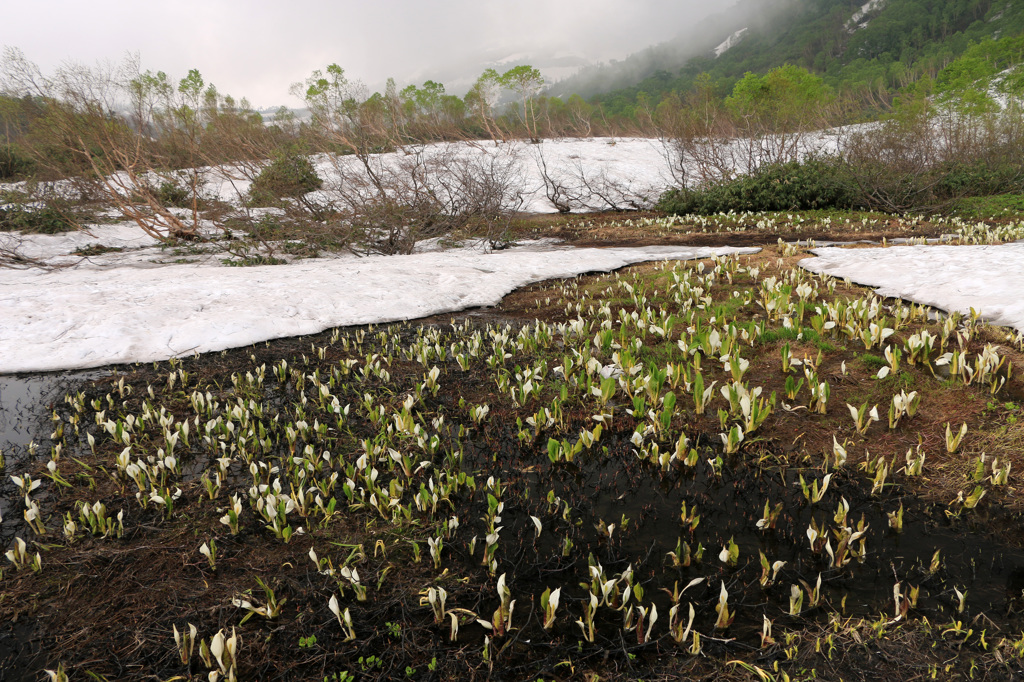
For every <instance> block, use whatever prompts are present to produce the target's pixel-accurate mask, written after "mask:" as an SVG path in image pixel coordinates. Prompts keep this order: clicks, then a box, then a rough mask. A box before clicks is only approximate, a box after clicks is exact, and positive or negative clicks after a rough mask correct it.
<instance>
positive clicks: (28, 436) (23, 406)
mask: <svg viewBox="0 0 1024 682" xmlns="http://www.w3.org/2000/svg"><path fill="white" fill-rule="evenodd" d="M103 374H104V372H102V371H96V370H90V371H79V372H54V373H49V374H26V375H0V454H2V455H3V458H4V468H3V470H2V471H0V516H2V517H3V522H2V523H0V548H3V549H6V548H7V545H8V544H9V543H10V542H11V541H12V539H13V537H14V534H15V530H16V528H18V527H20V526H21V524H22V519H21V513H20V512H21V506H20V505H19V504H17V503H18V488H17V487H16V486H15V485H14V483H12V482H11V476H15V475H18V474H20V473H22V472H23V471H25V469H26V467H27V466H28V464H29V450H30V444H31V443H33V442H34V443H35V444H36V445H38V446H39V449H38V452H37V457H44V458H45V457H47V456H48V455H49V452H50V447H51V446H52V442H51V440H50V434H51V433H52V432H53V429H52V426H53V424H52V423H51V422H50V416H51V415H52V414H53V408H54V406H55V405H56V404H58V403H60V402H61V401H63V400H64V395H65V394H66V393H67V391H69V390H71V389H72V388H73V387H74V386H75V385H77V384H78V383H80V382H82V381H84V380H86V379H90V378H95V377H99V376H102V375H103Z"/></svg>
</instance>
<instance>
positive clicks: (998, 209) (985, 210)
mask: <svg viewBox="0 0 1024 682" xmlns="http://www.w3.org/2000/svg"><path fill="white" fill-rule="evenodd" d="M951 213H952V215H954V216H957V217H959V218H963V219H970V220H985V219H991V218H1020V217H1024V194H998V195H996V196H991V197H968V198H965V199H960V200H959V201H957V202H956V204H955V205H954V207H953V209H952V211H951Z"/></svg>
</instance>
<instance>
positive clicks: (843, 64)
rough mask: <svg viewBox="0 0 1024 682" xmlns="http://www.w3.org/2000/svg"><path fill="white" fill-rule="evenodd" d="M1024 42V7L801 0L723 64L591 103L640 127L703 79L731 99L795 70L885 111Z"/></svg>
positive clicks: (695, 65)
mask: <svg viewBox="0 0 1024 682" xmlns="http://www.w3.org/2000/svg"><path fill="white" fill-rule="evenodd" d="M864 8H867V11H864ZM739 28H743V26H739ZM1022 33H1024V5H1022V4H1021V3H1016V2H1010V1H1009V0H876V1H875V2H874V3H872V2H869V3H867V5H861V4H860V3H859V2H851V1H850V0H796V1H795V2H793V3H790V4H788V5H784V6H782V7H781V8H780V9H778V10H777V11H776V12H775V13H774V14H773V15H772V16H771V17H769V18H767V19H764V20H762V21H761V22H760V23H757V24H754V25H751V26H750V27H749V30H748V31H747V32H745V33H744V34H743V37H742V39H741V40H740V41H739V42H738V43H737V44H736V45H735V46H734V47H731V48H730V49H728V50H727V51H725V52H723V53H722V54H721V55H720V56H719V57H717V58H716V57H714V55H713V54H712V53H711V51H708V52H706V53H705V54H704V55H703V56H699V57H695V58H692V59H690V60H688V61H687V62H685V63H684V64H680V65H679V66H678V68H677V69H675V70H669V69H664V68H663V69H660V70H658V71H656V72H653V73H650V74H647V75H646V77H644V78H643V79H642V80H640V81H639V82H637V83H635V84H634V85H632V86H630V87H626V88H621V89H618V90H615V91H612V92H606V93H603V94H599V95H595V96H594V97H592V98H591V103H593V104H599V105H600V106H601V108H602V110H603V111H604V112H605V114H606V115H607V116H611V117H626V118H632V117H635V116H636V112H637V109H638V108H640V109H643V108H644V107H646V106H647V105H648V103H649V102H651V101H654V102H657V101H660V100H661V99H662V98H664V97H665V96H667V95H668V94H670V93H672V92H687V91H690V90H692V89H693V88H694V85H695V83H696V80H697V78H698V77H700V76H701V74H705V73H706V74H708V75H709V76H710V78H711V81H712V82H713V83H714V86H715V90H716V92H718V94H719V95H721V96H725V95H726V94H728V93H729V92H730V91H731V90H732V87H733V85H734V84H735V83H736V82H737V81H738V80H739V79H741V78H742V77H743V75H744V74H745V73H747V72H754V73H765V72H767V71H768V70H769V69H771V68H773V67H777V66H780V65H783V64H793V65H797V66H801V67H804V68H806V69H807V70H809V71H811V72H813V73H816V74H819V75H820V76H821V77H822V78H823V79H824V81H825V82H826V83H827V84H828V85H829V86H831V87H833V88H834V89H836V90H837V91H851V92H856V93H858V94H859V95H860V96H861V97H864V98H867V99H868V100H869V101H874V102H876V103H878V104H884V103H886V102H888V101H889V100H891V98H892V96H893V95H894V94H895V93H896V92H897V91H898V90H899V89H900V88H903V87H906V86H908V85H910V84H911V83H913V82H915V81H917V80H918V79H920V78H922V77H925V76H930V77H933V78H934V77H936V76H937V75H938V74H939V72H940V71H942V69H943V68H945V67H946V66H947V65H949V64H950V62H952V61H953V60H954V59H956V58H957V57H959V56H961V55H962V54H964V52H965V51H966V50H967V49H968V48H969V47H970V46H971V45H972V43H977V42H980V41H983V40H986V39H998V38H1003V37H1013V36H1019V35H1021V34H1022ZM724 37H725V35H723V36H722V38H724ZM1018 49H1019V48H1018Z"/></svg>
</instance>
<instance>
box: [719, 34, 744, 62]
mask: <svg viewBox="0 0 1024 682" xmlns="http://www.w3.org/2000/svg"><path fill="white" fill-rule="evenodd" d="M746 32H747V29H746V28H741V29H740V30H738V31H736V32H735V33H733V34H732V35H731V36H729V37H728V38H726V39H725V40H724V41H723V42H722V43H721V44H720V45H719V46H718V47H716V48H715V59H718V58H719V57H721V56H722V55H723V54H725V52H727V51H728V50H729V49H731V48H732V47H734V46H735V45H736V44H737V43H738V42H740V40H742V38H743V35H744V34H745V33H746Z"/></svg>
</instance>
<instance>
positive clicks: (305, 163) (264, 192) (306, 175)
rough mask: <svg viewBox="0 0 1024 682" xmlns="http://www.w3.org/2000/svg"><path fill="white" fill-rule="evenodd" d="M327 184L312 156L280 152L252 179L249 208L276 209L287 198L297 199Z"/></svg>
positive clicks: (295, 152)
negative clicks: (264, 207)
mask: <svg viewBox="0 0 1024 682" xmlns="http://www.w3.org/2000/svg"><path fill="white" fill-rule="evenodd" d="M323 184H324V181H323V180H322V179H321V178H320V176H319V175H317V172H316V169H315V168H313V164H312V163H311V162H310V160H309V157H307V156H306V155H304V154H301V153H299V152H297V151H296V150H286V151H283V152H281V153H278V154H277V155H276V156H275V157H274V159H273V160H272V161H271V162H270V163H269V164H268V165H267V166H266V167H265V168H264V169H263V170H262V171H260V174H259V175H258V176H256V179H255V180H253V183H252V186H251V187H250V188H249V205H250V206H276V205H278V204H280V200H281V199H282V198H285V197H291V198H297V197H301V196H302V195H304V194H308V193H309V192H315V191H316V190H318V189H320V188H321V187H322V186H323Z"/></svg>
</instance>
